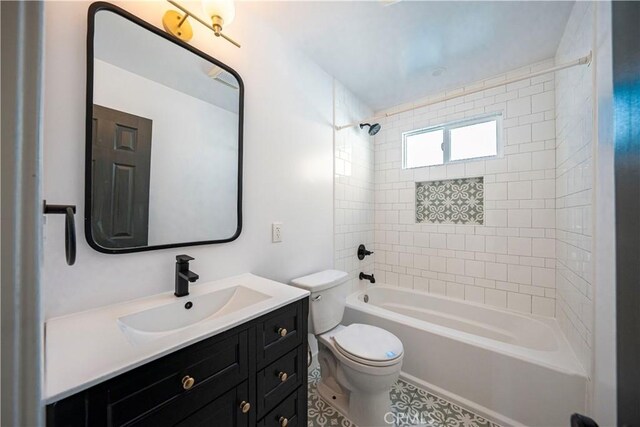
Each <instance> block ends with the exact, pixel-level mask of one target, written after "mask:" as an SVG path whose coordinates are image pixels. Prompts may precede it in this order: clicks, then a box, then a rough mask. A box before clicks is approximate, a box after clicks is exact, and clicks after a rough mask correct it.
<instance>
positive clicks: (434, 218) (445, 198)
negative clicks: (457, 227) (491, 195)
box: [416, 177, 484, 225]
mask: <svg viewBox="0 0 640 427" xmlns="http://www.w3.org/2000/svg"><path fill="white" fill-rule="evenodd" d="M416 222H417V223H426V224H466V225H484V177H476V178H459V179H447V180H443V181H425V182H416Z"/></svg>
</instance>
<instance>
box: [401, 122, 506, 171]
mask: <svg viewBox="0 0 640 427" xmlns="http://www.w3.org/2000/svg"><path fill="white" fill-rule="evenodd" d="M501 117H502V116H501V114H492V115H491V116H483V117H477V118H474V119H468V120H462V121H457V122H452V123H447V124H444V125H440V126H433V127H430V128H426V129H419V130H414V131H411V132H406V133H404V134H403V135H402V139H403V147H402V148H403V153H402V159H403V162H402V167H403V168H404V169H411V168H421V167H424V166H435V165H443V164H446V163H451V162H459V161H464V160H473V159H479V158H487V157H497V156H498V155H499V154H500V120H501Z"/></svg>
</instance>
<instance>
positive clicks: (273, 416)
mask: <svg viewBox="0 0 640 427" xmlns="http://www.w3.org/2000/svg"><path fill="white" fill-rule="evenodd" d="M285 421H286V426H287V427H306V426H307V389H306V388H305V387H300V388H298V390H296V391H294V392H293V393H292V394H291V395H289V397H287V398H286V399H285V400H284V401H283V402H282V403H280V404H279V405H278V406H276V407H275V408H274V409H273V410H272V411H271V412H269V413H268V414H267V415H266V416H265V417H264V418H263V419H262V420H260V422H258V426H259V427H282V425H283V424H285Z"/></svg>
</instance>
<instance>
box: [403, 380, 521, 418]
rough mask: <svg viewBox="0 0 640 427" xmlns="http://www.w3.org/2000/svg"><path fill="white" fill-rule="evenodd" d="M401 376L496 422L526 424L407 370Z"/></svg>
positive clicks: (410, 382) (417, 385)
mask: <svg viewBox="0 0 640 427" xmlns="http://www.w3.org/2000/svg"><path fill="white" fill-rule="evenodd" d="M400 378H402V379H403V380H404V381H406V382H408V383H409V384H413V385H414V386H416V387H418V388H421V389H423V390H426V391H428V392H430V393H433V394H435V395H437V396H441V397H443V398H445V399H447V400H448V401H450V402H451V403H455V404H456V405H459V406H462V407H464V408H467V409H469V410H470V411H471V412H473V413H475V414H477V415H480V416H481V417H483V418H485V419H487V420H489V421H492V422H494V423H497V424H500V425H501V426H505V427H507V426H513V427H521V426H524V425H523V424H522V423H519V422H517V421H515V420H512V419H511V418H509V417H506V416H504V415H502V414H499V413H497V412H495V411H492V410H491V409H489V408H485V407H484V406H482V405H479V404H477V403H475V402H473V401H471V400H468V399H465V398H464V397H462V396H458V395H457V394H455V393H451V392H449V391H447V390H445V389H443V388H440V387H438V386H435V385H433V384H431V383H428V382H426V381H423V380H421V379H419V378H417V377H414V376H413V375H409V374H407V373H406V372H404V371H403V372H400Z"/></svg>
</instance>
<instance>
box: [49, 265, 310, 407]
mask: <svg viewBox="0 0 640 427" xmlns="http://www.w3.org/2000/svg"><path fill="white" fill-rule="evenodd" d="M238 285H242V286H244V287H247V288H250V289H253V290H256V291H258V292H261V293H265V294H268V295H269V296H270V297H269V298H268V299H266V300H264V301H261V302H258V303H256V304H254V305H251V306H249V307H246V308H243V309H241V310H238V311H236V312H233V313H230V314H228V315H224V316H222V317H218V318H214V319H211V320H207V319H205V320H202V321H200V322H198V323H196V324H193V325H191V326H187V327H185V328H183V329H180V330H178V331H175V332H173V333H170V334H167V335H164V336H162V337H160V338H157V339H155V340H151V341H148V342H143V343H134V342H132V341H131V340H130V339H128V338H127V336H126V335H125V333H124V332H123V331H122V330H121V328H120V327H119V325H118V319H119V318H121V317H123V316H126V315H128V314H132V313H136V312H139V311H141V310H147V309H150V308H154V307H159V306H162V305H166V304H170V303H174V302H176V300H177V298H176V297H175V296H174V295H173V292H172V291H170V292H166V293H162V294H158V295H154V296H151V297H147V298H142V299H137V300H133V301H127V302H124V303H120V304H115V305H111V306H107V307H101V308H97V309H94V310H90V311H84V312H81V313H75V314H71V315H68V316H63V317H57V318H53V319H50V320H48V321H47V322H46V323H45V383H44V401H45V404H49V403H53V402H55V401H58V400H60V399H62V398H65V397H67V396H71V395H73V394H75V393H78V392H79V391H82V390H85V389H87V388H89V387H91V386H93V385H96V384H99V383H101V382H103V381H105V380H108V379H110V378H113V377H115V376H117V375H119V374H121V373H123V372H125V371H128V370H130V369H133V368H135V367H138V366H141V365H144V364H145V363H148V362H151V361H152V360H155V359H159V358H160V357H162V356H164V355H167V354H169V353H172V352H174V351H176V350H178V349H181V348H184V347H186V346H188V345H190V344H193V343H196V342H198V341H201V340H203V339H205V338H209V337H211V336H214V335H216V334H219V333H221V332H224V331H227V330H229V329H231V328H233V327H235V326H238V325H240V324H242V323H245V322H247V321H249V320H251V319H255V318H257V317H259V316H261V315H263V314H265V313H268V312H270V311H273V310H275V309H277V308H279V307H283V306H285V305H287V304H289V303H291V302H294V301H297V300H300V299H302V298H305V297H307V296H308V295H309V292H308V291H305V290H302V289H298V288H295V287H293V286H289V285H285V284H282V283H278V282H274V281H272V280H268V279H264V278H262V277H258V276H255V275H253V274H242V275H240V276H235V277H231V278H227V279H223V280H218V281H214V282H208V283H198V284H195V285H191V286H190V297H197V296H198V295H202V294H206V293H209V292H212V291H217V290H220V289H224V288H228V287H233V286H238ZM181 299H184V301H185V302H186V301H188V299H189V297H183V298H181Z"/></svg>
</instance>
